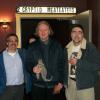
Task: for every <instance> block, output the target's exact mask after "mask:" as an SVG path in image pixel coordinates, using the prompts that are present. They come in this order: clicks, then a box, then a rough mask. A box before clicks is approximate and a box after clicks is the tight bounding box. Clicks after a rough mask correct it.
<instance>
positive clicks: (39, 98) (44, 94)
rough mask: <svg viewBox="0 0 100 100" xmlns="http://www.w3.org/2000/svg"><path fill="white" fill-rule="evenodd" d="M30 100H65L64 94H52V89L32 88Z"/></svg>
mask: <svg viewBox="0 0 100 100" xmlns="http://www.w3.org/2000/svg"><path fill="white" fill-rule="evenodd" d="M31 100H66V98H65V93H64V92H63V91H61V94H53V88H41V87H37V86H33V89H32V92H31Z"/></svg>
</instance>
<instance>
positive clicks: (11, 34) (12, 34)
mask: <svg viewBox="0 0 100 100" xmlns="http://www.w3.org/2000/svg"><path fill="white" fill-rule="evenodd" d="M11 36H14V37H16V38H17V41H18V36H17V35H16V34H14V33H10V34H8V35H7V36H6V42H8V39H9V37H11Z"/></svg>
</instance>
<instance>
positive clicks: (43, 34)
mask: <svg viewBox="0 0 100 100" xmlns="http://www.w3.org/2000/svg"><path fill="white" fill-rule="evenodd" d="M38 35H39V37H40V39H41V40H42V41H45V40H48V37H49V27H48V26H47V25H46V24H40V25H39V26H38Z"/></svg>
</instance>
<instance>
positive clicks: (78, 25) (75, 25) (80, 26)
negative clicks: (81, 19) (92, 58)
mask: <svg viewBox="0 0 100 100" xmlns="http://www.w3.org/2000/svg"><path fill="white" fill-rule="evenodd" d="M75 27H79V28H80V29H81V30H82V31H83V33H84V28H83V26H82V25H81V24H73V25H72V26H71V29H70V32H71V31H72V29H73V28H75Z"/></svg>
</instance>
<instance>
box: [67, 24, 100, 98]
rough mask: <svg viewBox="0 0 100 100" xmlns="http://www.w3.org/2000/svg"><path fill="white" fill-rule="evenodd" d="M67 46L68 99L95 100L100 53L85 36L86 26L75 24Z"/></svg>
mask: <svg viewBox="0 0 100 100" xmlns="http://www.w3.org/2000/svg"><path fill="white" fill-rule="evenodd" d="M71 39H72V41H71V42H70V43H69V44H68V45H67V46H66V49H67V51H66V52H68V60H69V67H68V69H69V73H68V88H66V90H67V91H66V97H67V100H95V93H94V86H95V83H96V78H97V71H98V70H100V53H99V52H98V51H97V50H96V47H95V46H94V45H93V44H92V43H90V42H88V41H87V40H86V39H85V38H84V28H83V27H82V25H79V24H75V25H73V26H72V29H71Z"/></svg>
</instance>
